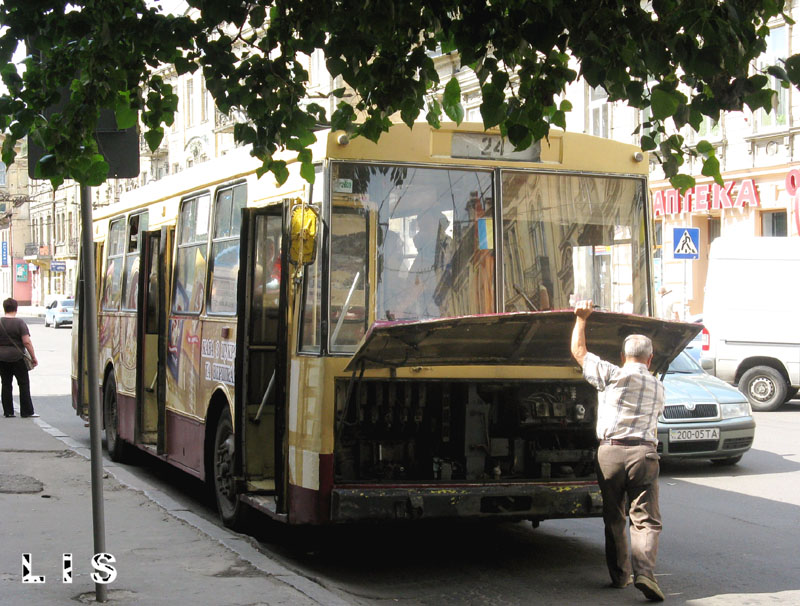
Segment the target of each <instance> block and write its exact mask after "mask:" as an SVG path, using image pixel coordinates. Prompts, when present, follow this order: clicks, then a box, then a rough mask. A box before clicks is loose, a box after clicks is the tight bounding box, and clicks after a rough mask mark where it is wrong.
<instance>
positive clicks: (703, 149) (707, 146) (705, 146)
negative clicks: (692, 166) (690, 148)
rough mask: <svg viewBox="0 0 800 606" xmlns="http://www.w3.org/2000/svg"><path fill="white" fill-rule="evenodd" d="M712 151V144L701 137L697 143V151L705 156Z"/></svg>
mask: <svg viewBox="0 0 800 606" xmlns="http://www.w3.org/2000/svg"><path fill="white" fill-rule="evenodd" d="M713 152H714V146H713V145H711V143H709V142H708V141H706V140H705V139H703V140H702V141H700V142H699V143H698V144H697V153H700V154H703V155H704V156H707V155H708V154H711V153H713Z"/></svg>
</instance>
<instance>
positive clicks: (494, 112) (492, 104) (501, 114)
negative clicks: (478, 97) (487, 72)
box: [481, 82, 506, 128]
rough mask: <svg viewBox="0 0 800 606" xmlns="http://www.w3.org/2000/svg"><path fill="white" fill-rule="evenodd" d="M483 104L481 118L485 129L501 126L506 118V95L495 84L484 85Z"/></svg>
mask: <svg viewBox="0 0 800 606" xmlns="http://www.w3.org/2000/svg"><path fill="white" fill-rule="evenodd" d="M482 93H483V103H481V117H482V118H483V126H484V128H492V127H493V126H497V125H498V124H500V123H501V122H502V121H503V120H504V119H505V117H506V104H505V95H503V92H502V91H501V90H499V89H498V88H497V87H496V86H495V85H494V84H493V83H491V82H489V83H487V84H484V85H483V90H482Z"/></svg>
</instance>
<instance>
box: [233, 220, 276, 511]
mask: <svg viewBox="0 0 800 606" xmlns="http://www.w3.org/2000/svg"><path fill="white" fill-rule="evenodd" d="M242 212H243V216H242V229H241V240H240V250H239V254H240V261H239V281H238V293H237V314H238V320H237V322H238V325H237V331H236V337H237V338H236V366H235V373H236V379H235V380H236V390H235V413H234V414H235V418H234V437H235V444H236V447H235V460H234V473H235V475H236V476H237V477H240V478H242V479H243V480H244V481H245V482H246V490H247V491H248V492H261V493H267V494H277V495H278V507H279V508H280V503H281V494H282V492H283V491H282V478H283V474H282V466H283V439H282V436H283V430H282V428H283V426H284V422H283V414H284V411H285V406H284V379H283V377H284V374H285V362H284V360H285V356H286V321H285V313H286V294H285V293H286V289H287V286H286V284H287V280H286V273H287V272H286V263H285V261H284V259H285V258H286V255H285V254H284V243H283V232H284V230H283V207H282V206H273V207H267V208H257V209H244V210H243V211H242Z"/></svg>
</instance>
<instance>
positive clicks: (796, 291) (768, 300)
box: [700, 237, 800, 411]
mask: <svg viewBox="0 0 800 606" xmlns="http://www.w3.org/2000/svg"><path fill="white" fill-rule="evenodd" d="M703 324H704V325H705V330H704V333H703V336H704V339H705V342H704V343H703V346H702V352H701V354H700V364H701V366H702V367H703V368H704V369H705V370H706V371H708V372H709V373H711V374H712V375H716V376H717V377H719V378H720V379H723V380H724V381H728V382H729V383H733V384H734V385H738V386H739V390H740V391H742V393H744V394H745V395H746V396H747V399H748V400H750V404H751V405H752V407H753V409H755V410H762V411H763V410H775V409H776V408H778V407H779V406H781V405H782V404H783V403H784V402H786V401H787V400H790V399H791V398H793V397H794V396H795V395H796V394H797V391H798V387H800V238H724V237H722V238H717V239H716V240H714V242H712V244H711V250H710V252H709V260H708V278H707V280H706V291H705V299H704V302H703Z"/></svg>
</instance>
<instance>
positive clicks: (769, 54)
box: [755, 25, 789, 128]
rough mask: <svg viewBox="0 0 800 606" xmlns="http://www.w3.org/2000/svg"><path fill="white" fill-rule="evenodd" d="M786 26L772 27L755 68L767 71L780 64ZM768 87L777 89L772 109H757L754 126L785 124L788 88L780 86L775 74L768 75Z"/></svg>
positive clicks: (774, 126)
mask: <svg viewBox="0 0 800 606" xmlns="http://www.w3.org/2000/svg"><path fill="white" fill-rule="evenodd" d="M786 34H787V28H786V26H785V25H781V26H780V27H774V28H772V29H771V30H770V32H769V36H767V50H766V51H765V52H764V53H763V54H762V55H761V56H760V57H759V58H758V61H757V64H756V68H757V69H758V71H759V72H762V73H764V74H766V73H767V68H768V67H769V66H770V65H780V64H781V60H782V59H785V58H786V56H787V54H788V53H787V50H786V49H787V35H786ZM769 79H770V87H771V88H772V89H773V90H775V91H777V93H776V94H775V95H774V96H773V97H772V111H770V112H769V113H767V112H766V111H764V110H763V109H759V110H758V112H757V115H756V120H755V127H756V128H758V127H759V126H760V127H767V128H770V127H771V128H778V127H781V126H786V124H787V121H788V118H787V116H788V111H787V110H788V106H789V89H786V88H783V87H782V86H781V81H780V80H778V79H777V78H776V77H775V76H769Z"/></svg>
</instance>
